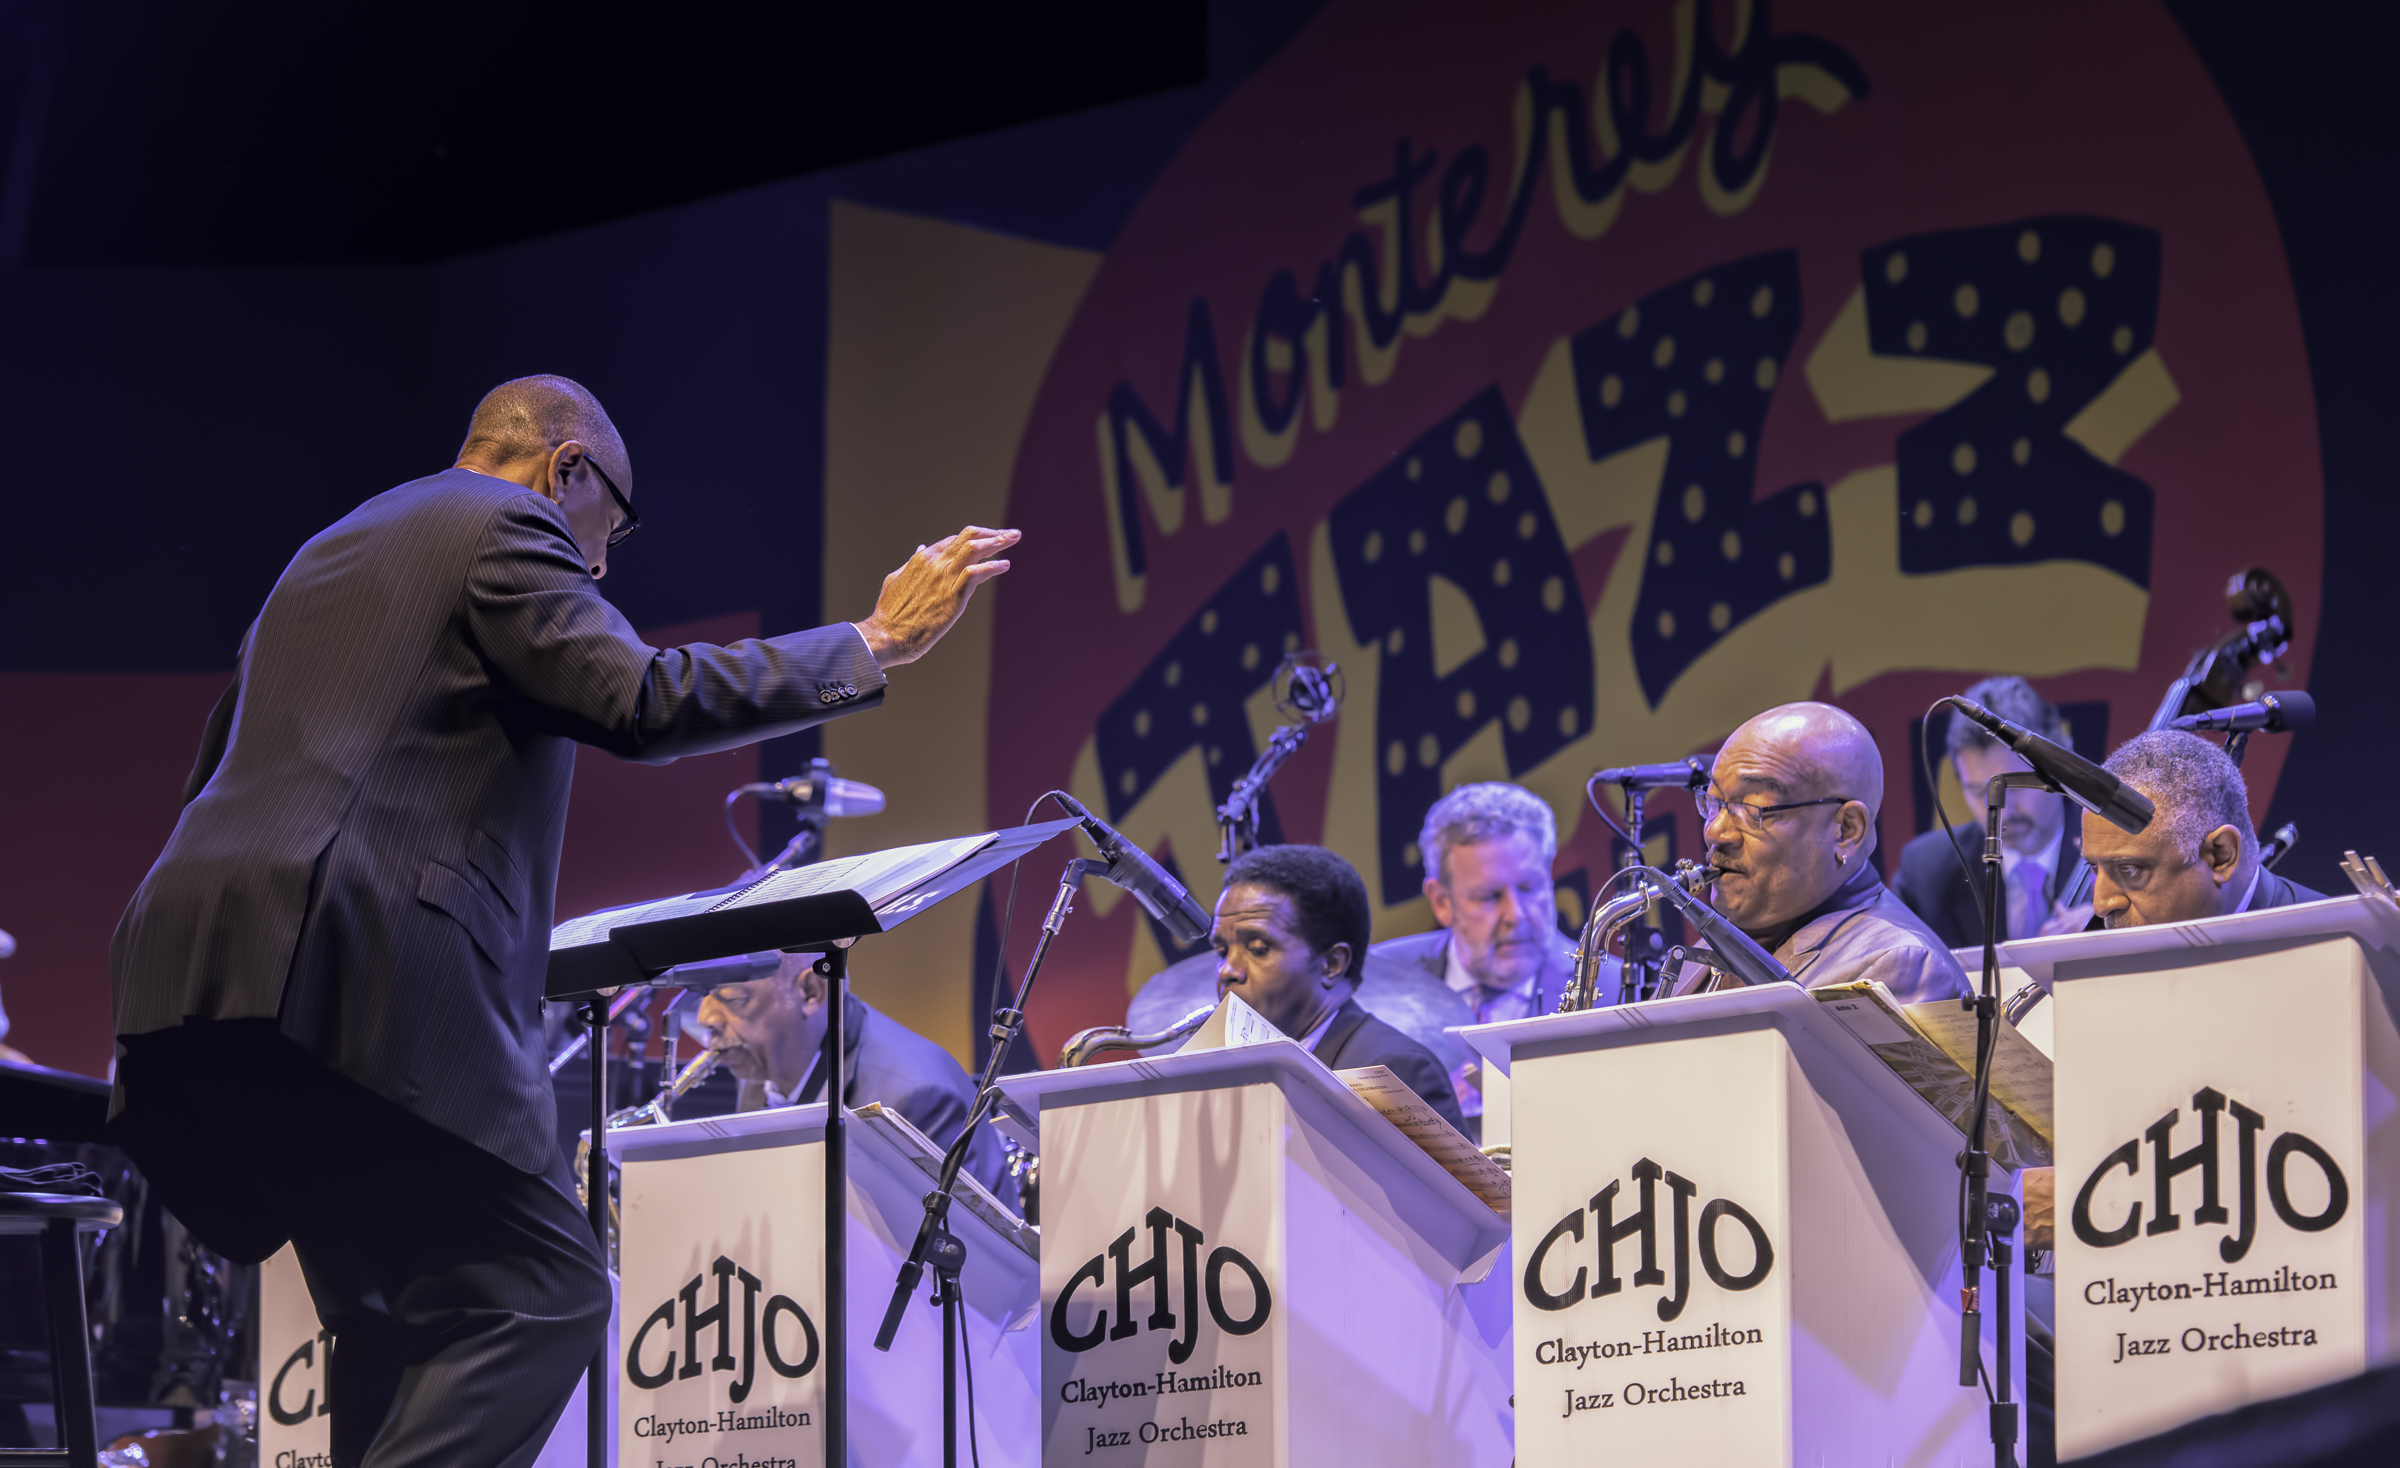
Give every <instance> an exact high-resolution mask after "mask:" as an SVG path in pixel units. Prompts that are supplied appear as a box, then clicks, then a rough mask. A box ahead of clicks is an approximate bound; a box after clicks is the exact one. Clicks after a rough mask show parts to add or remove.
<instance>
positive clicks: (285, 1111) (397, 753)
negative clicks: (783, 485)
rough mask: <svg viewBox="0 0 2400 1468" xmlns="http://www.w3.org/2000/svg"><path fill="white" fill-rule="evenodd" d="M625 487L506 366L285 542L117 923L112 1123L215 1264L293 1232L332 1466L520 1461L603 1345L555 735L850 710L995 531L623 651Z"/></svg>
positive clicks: (612, 740)
mask: <svg viewBox="0 0 2400 1468" xmlns="http://www.w3.org/2000/svg"><path fill="white" fill-rule="evenodd" d="M633 482H634V481H633V466H632V463H631V461H630V460H629V459H628V457H627V455H626V452H625V446H624V443H623V442H622V440H620V439H619V437H618V435H617V432H616V429H615V428H614V427H613V426H612V425H611V424H610V422H609V419H608V415H607V414H606V413H605V412H604V411H603V410H602V409H601V406H600V404H599V403H598V401H597V400H595V399H594V398H593V397H592V395H591V394H590V393H589V392H586V391H585V390H584V389H583V388H581V387H580V386H578V385H576V384H575V383H572V382H569V381H568V380H566V379H565V378H560V377H530V378H522V379H519V380H517V381H514V382H509V383H504V384H502V385H501V386H500V387H497V388H495V389H493V390H492V392H491V393H490V394H489V395H488V396H486V397H485V398H484V400H483V402H482V403H481V404H480V405H478V407H477V408H476V410H475V415H474V418H473V420H472V422H471V423H470V425H469V428H468V433H467V438H466V442H465V444H464V445H463V446H462V448H461V449H460V452H459V457H458V463H457V464H456V466H455V467H453V468H450V469H448V470H445V471H443V472H441V473H438V474H434V475H432V476H430V477H428V478H424V479H419V480H416V481H413V482H411V483H408V484H403V485H401V486H399V487H398V488H396V489H392V490H388V491H386V492H384V493H382V494H379V495H377V496H375V497H374V498H373V499H370V500H368V501H367V502H366V503H365V504H363V505H360V506H359V507H358V508H357V509H356V510H353V511H352V512H351V513H350V514H348V515H346V516H344V517H343V518H342V519H341V520H339V521H338V522H336V523H335V524H334V525H332V526H331V527H330V528H328V529H326V530H325V531H323V532H322V533H320V534H319V535H317V536H316V537H315V538H314V539H312V540H310V541H309V542H308V543H307V544H306V545H305V546H303V547H302V548H301V549H300V552H299V554H298V555H297V556H295V557H294V558H293V560H292V562H291V564H290V565H289V566H288V567H287V568H286V569H285V570H284V573H283V575H282V577H281V578H280V579H279V580H278V581H277V583H276V585H275V589H274V591H273V592H272V593H270V594H269V596H268V597H267V600H266V604H265V606H264V607H263V608H262V609H261V611H260V612H259V615H258V619H257V621H256V622H254V623H253V624H252V625H251V627H250V630H249V633H248V635H247V636H246V637H245V638H244V639H243V641H242V646H241V653H240V662H239V667H238V671H237V673H236V675H235V679H234V683H233V686H232V687H231V688H230V689H228V690H227V692H226V695H225V697H224V699H223V700H222V701H221V702H220V703H219V704H218V706H217V709H216V711H215V713H214V714H212V715H211V717H210V720H209V724H208V727H207V730H206V733H205V735H204V737H203V743H202V750H201V755H200V759H199V762H198V764H197V766H196V767H195V768H194V770H193V772H192V778H191V782H190V784H189V786H188V787H187V790H186V798H187V804H186V805H185V808H184V811H183V816H182V819H181V820H180V821H179V822H178V823H177V825H176V827H175V831H174V834H173V835H172V836H170V837H169V838H168V841H167V845H166V849H165V850H164V851H163V852H162V853H161V854H160V856H159V858H158V861H157V864H156V865H154V866H153V867H152V868H151V869H150V873H149V875H148V876H147V877H146V878H145V879H144V880H143V882H142V884H141V887H140V889H139V890H138V891H137V892H136V893H135V894H134V897H133V901H132V904H131V906H129V907H128V908H127V910H126V913H125V916H124V919H123V921H122V922H121V923H120V924H119V925H118V928H117V934H116V941H115V945H114V949H113V952H112V965H111V966H112V976H113V981H114V990H115V1000H116V1029H117V1036H118V1042H119V1055H120V1059H119V1065H118V1071H117V1076H118V1089H117V1094H116V1097H115V1100H114V1104H113V1108H112V1109H113V1112H114V1121H113V1126H114V1128H115V1132H116V1135H117V1136H118V1137H119V1139H120V1140H121V1141H122V1143H123V1145H124V1146H125V1147H126V1149H127V1150H128V1151H129V1152H131V1153H132V1155H133V1156H134V1158H135V1160H136V1161H137V1162H139V1163H140V1165H141V1166H142V1168H143V1170H144V1172H145V1173H147V1174H148V1175H149V1177H150V1178H151V1180H152V1183H153V1185H155V1186H156V1187H158V1188H159V1189H160V1191H161V1195H162V1197H163V1198H164V1200H165V1201H166V1202H167V1204H168V1205H169V1206H170V1207H171V1208H173V1209H174V1211H175V1212H176V1214H177V1215H178V1216H179V1217H181V1218H182V1219H183V1220H184V1221H185V1223H186V1224H187V1225H189V1226H190V1227H191V1229H192V1230H193V1232H194V1233H196V1234H198V1235H199V1236H200V1237H201V1238H202V1239H203V1240H204V1241H206V1242H208V1243H209V1244H210V1245H212V1246H213V1247H215V1248H217V1249H219V1250H221V1251H223V1252H224V1253H226V1254H228V1255H230V1256H232V1257H234V1258H236V1259H244V1260H255V1259H260V1258H264V1257H265V1256H266V1255H268V1254H270V1253H272V1252H273V1251H274V1250H275V1249H277V1248H278V1247H280V1246H281V1245H282V1244H283V1242H284V1241H285V1240H287V1239H288V1240H290V1241H291V1242H292V1243H293V1244H294V1245H295V1247H296V1250H297V1253H298V1255H299V1259H300V1265H301V1268H302V1270H303V1272H304V1273H305V1274H306V1276H307V1278H308V1283H309V1291H310V1293H311V1295H312V1296H313V1297H314V1298H315V1301H316V1305H317V1309H318V1312H319V1314H320V1315H321V1316H322V1318H323V1319H324V1321H325V1322H326V1324H327V1325H328V1326H329V1327H331V1329H332V1330H333V1332H334V1334H335V1337H336V1339H337V1341H338V1349H337V1350H336V1351H335V1352H334V1354H333V1364H332V1368H331V1371H332V1374H331V1377H330V1381H329V1386H330V1393H329V1394H330V1398H331V1402H332V1408H333V1424H332V1425H333V1449H334V1458H335V1461H336V1462H337V1463H341V1464H344V1465H349V1464H358V1463H365V1464H371V1465H376V1468H385V1465H400V1464H420V1463H421V1464H435V1463H439V1464H444V1465H462V1464H510V1465H514V1464H525V1463H529V1462H531V1461H532V1460H533V1458H534V1457H535V1455H536V1454H537V1453H538V1452H539V1451H540V1449H541V1446H542V1444H543V1442H544V1440H545V1439H546V1437H547V1436H548V1433H549V1431H550V1427H551V1424H552V1423H553V1422H554V1421H555V1419H556V1418H557V1416H558V1414H559V1411H560V1409H561V1408H562V1407H563V1406H564V1405H565V1403H566V1400H567V1398H568V1395H569V1394H570V1392H571V1390H572V1389H573V1386H574V1384H575V1381H576V1379H577V1376H578V1373H579V1372H580V1371H581V1370H582V1368H583V1366H584V1364H585V1363H586V1362H588V1361H589V1360H590V1359H591V1355H592V1352H593V1351H594V1350H595V1349H596V1348H597V1346H598V1344H599V1341H600V1338H601V1332H602V1329H603V1327H604V1325H605V1323H606V1320H607V1316H608V1305H609V1302H608V1289H607V1280H606V1276H605V1274H604V1273H603V1271H602V1268H601V1265H600V1262H599V1258H598V1256H597V1253H596V1252H595V1249H594V1247H593V1241H592V1238H591V1235H590V1230H589V1228H588V1226H587V1224H586V1222H585V1219H584V1215H583V1213H582V1211H581V1210H580V1209H579V1208H577V1206H576V1205H575V1203H574V1202H573V1201H572V1195H571V1184H570V1183H569V1182H568V1179H567V1176H566V1172H565V1168H564V1165H563V1163H562V1162H561V1161H560V1159H559V1154H558V1149H557V1146H556V1144H555V1141H554V1130H553V1126H554V1123H553V1114H552V1102H551V1098H550V1088H549V1085H548V1076H547V1072H546V1069H545V1066H544V1064H543V1060H544V1056H543V1054H542V1048H541V1035H542V1027H541V1020H540V1014H539V1010H540V995H541V989H542V978H543V974H544V971H545V968H546V966H547V961H548V930H549V928H550V926H551V924H552V922H553V913H552V901H553V896H554V893H555V890H556V886H557V875H558V860H559V848H560V845H561V842H562V841H563V839H564V836H565V831H566V814H567V794H568V786H569V782H570V778H571V776H572V774H573V771H574V761H575V746H576V744H578V743H583V744H592V745H597V746H599V747H600V748H603V749H606V750H609V751H610V752H612V753H614V754H616V755H618V756H620V757H621V758H625V759H629V760H637V761H643V762H664V761H667V760H671V759H674V758H676V757H678V756H681V755H687V754H701V753H706V752H709V751H713V750H720V749H727V748H731V747H733V746H736V745H741V744H746V743H749V742H751V741H753V740H758V739H766V738H772V737H774V736H776V735H781V734H789V733H792V732H794V731H796V730H799V729H804V728H807V727H808V726H810V725H812V724H816V723H819V722H822V721H823V720H825V719H828V718H832V717H834V716H836V715H839V714H847V713H851V712H854V711H857V710H860V709H867V708H873V707H874V706H875V705H876V704H878V703H880V702H881V701H882V698H883V688H884V677H885V672H886V670H888V669H890V668H892V667H894V666H897V665H899V664H902V663H906V662H910V661H912V660H914V659H915V658H917V657H919V656H921V655H922V654H923V653H924V652H925V651H926V650H927V649H928V648H930V647H931V646H932V645H933V644H934V642H935V641H936V640H938V639H939V638H940V637H941V636H942V635H943V633H945V632H946V631H948V629H949V628H950V627H951V626H952V625H953V624H954V623H955V622H956V621H957V619H958V617H959V615H960V613H961V612H963V611H964V610H965V607H966V603H967V600H968V598H969V597H970V596H971V595H972V594H973V592H974V590H975V588H976V587H977V586H978V585H980V584H981V583H982V582H984V581H986V580H989V579H990V578H991V577H993V576H996V575H999V574H1000V573H1002V572H1004V571H1006V570H1007V569H1008V562H1007V561H1005V560H1002V559H998V558H997V557H998V556H999V555H1000V553H1001V552H1002V551H1004V550H1006V549H1007V548H1008V547H1009V546H1010V545H1012V544H1014V543H1015V541H1016V539H1017V536H1016V533H1015V532H1014V531H992V530H983V529H978V528H974V527H969V528H968V529H966V530H962V531H960V532H959V533H958V534H957V535H954V536H951V537H949V538H947V539H945V540H942V541H939V542H937V543H935V544H934V545H931V546H924V547H920V548H919V549H918V551H917V553H916V554H915V555H913V556H911V557H910V558H909V560H908V562H907V563H906V564H905V565H903V566H902V567H901V568H900V569H899V570H897V571H895V572H893V573H892V574H891V575H890V576H889V577H887V578H885V581H884V583H883V589H882V592H881V594H880V595H879V597H878V599H877V601H876V605H875V609H874V612H873V614H872V615H871V616H869V617H868V618H867V619H866V620H865V621H863V622H859V623H854V624H853V623H842V624H836V625H834V626H831V627H826V628H821V629H818V630H815V631H808V632H796V633H790V634H787V635H784V636H778V637H766V638H758V639H753V640H749V641H744V642H736V643H732V644H729V645H727V646H723V647H715V646H705V645H693V646H688V647H677V648H653V647H648V646H646V645H644V644H643V642H642V641H641V639H640V638H639V637H637V636H635V634H634V632H633V629H632V628H631V627H630V626H629V625H628V624H627V623H626V621H625V619H624V618H623V617H621V616H620V615H619V614H618V613H617V611H616V609H615V608H614V607H613V606H611V605H610V604H609V603H608V602H607V601H606V600H604V599H603V598H602V597H601V596H600V595H599V593H598V590H597V588H596V587H595V585H594V582H595V581H597V580H598V579H599V578H600V577H601V576H603V575H605V574H606V572H607V569H608V556H609V550H610V548H611V547H612V546H613V545H615V544H616V543H617V542H619V541H621V540H623V539H624V537H625V536H626V534H627V533H629V532H630V531H631V530H632V529H633V528H634V524H635V512H634V506H633Z"/></svg>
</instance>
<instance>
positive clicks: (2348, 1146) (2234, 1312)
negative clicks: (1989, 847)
mask: <svg viewBox="0 0 2400 1468" xmlns="http://www.w3.org/2000/svg"><path fill="white" fill-rule="evenodd" d="M2368 903H2369V899H2366V898H2362V897H2346V898H2339V899H2333V900H2329V901H2325V902H2317V903H2310V904H2307V905H2306V906H2301V907H2288V908H2280V909H2274V910H2270V911H2266V912H2258V913H2244V914H2240V915H2238V916H2235V917H2229V918H2215V919H2210V920H2208V921H2205V922H2198V923H2176V924H2170V925H2165V926H2162V927H2155V928H2132V929H2124V930H2120V931H2117V932H2109V933H2091V934H2073V935H2068V936H2066V937H2061V938H2049V939H2038V940H2033V941H2029V942H2025V943H2016V944H2011V945H2010V946H2009V956H2010V960H2011V961H2012V962H2015V963H2020V964H2022V965H2023V966H2024V967H2026V968H2027V969H2028V971H2030V972H2032V973H2033V974H2034V975H2035V977H2036V978H2037V979H2040V980H2043V981H2047V982H2050V983H2052V984H2053V985H2054V987H2053V989H2052V995H2051V1002H2052V1003H2053V1004H2055V1005H2056V1006H2057V1011H2058V1017H2057V1046H2058V1050H2057V1059H2058V1071H2057V1077H2058V1079H2057V1102H2058V1182H2057V1193H2058V1204H2057V1207H2058V1450H2059V1456H2060V1458H2061V1459H2066V1458H2074V1457H2081V1456H2083V1455H2085V1454H2089V1453H2095V1452H2098V1451H2100V1450H2102V1449H2104V1448H2108V1447H2112V1446H2114V1445H2116V1444H2119V1443H2123V1442H2129V1441H2132V1440H2134V1439H2137V1438H2141V1437H2146V1436H2149V1435H2150V1434H2152V1433H2156V1432H2161V1431H2164V1430H2165V1429H2167V1428H2170V1427H2173V1426H2175V1425H2177V1424H2178V1423H2182V1422H2188V1421H2190V1420H2192V1419H2193V1418H2196V1417H2203V1416H2207V1415H2209V1414H2211V1413H2216V1412H2225V1411H2230V1410H2231V1409H2233V1408H2235V1407H2238V1406H2241V1405H2242V1404H2244V1403H2246V1402H2253V1401H2258V1400H2261V1399H2263V1398H2267V1397H2275V1396H2282V1395H2284V1394H2286V1393H2289V1392H2295V1391H2300V1390H2303V1389H2305V1388H2307V1387H2311V1386H2316V1385H2319V1384H2321V1383H2324V1382H2327V1381H2333V1380H2338V1379H2339V1378H2342V1377H2345V1376H2350V1375H2354V1374H2356V1373H2357V1372H2360V1371H2363V1370H2365V1369H2366V1368H2367V1367H2369V1366H2371V1365H2376V1364H2379V1363H2381V1362H2385V1361H2389V1360H2391V1359H2393V1357H2394V1355H2395V1354H2396V1353H2395V1342H2394V1340H2393V1336H2392V1325H2393V1323H2394V1321H2395V1320H2400V1275H2396V1274H2395V1271H2394V1268H2393V1265H2394V1262H2395V1261H2394V1258H2393V1242H2394V1241H2393V1212H2392V1210H2393V1204H2394V1202H2395V1199H2396V1197H2400V1106H2396V1104H2395V1100H2394V1095H2395V1091H2396V1090H2400V1035H2396V1034H2395V1033H2394V1029H2393V1022H2392V1012H2393V998H2394V996H2395V994H2400V963H2395V962H2394V959H2393V955H2392V953H2391V952H2390V951H2389V950H2388V948H2387V947H2386V946H2385V945H2387V944H2388V943H2389V942H2390V941H2391V938H2392V934H2391V933H2390V931H2389V930H2388V928H2386V927H2384V926H2379V923H2378V920H2377V919H2376V917H2375V915H2374V913H2373V911H2372V909H2371V908H2370V907H2369V906H2368Z"/></svg>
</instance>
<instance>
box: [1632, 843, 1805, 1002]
mask: <svg viewBox="0 0 2400 1468" xmlns="http://www.w3.org/2000/svg"><path fill="white" fill-rule="evenodd" d="M1694 865H1695V866H1696V864H1694ZM1707 870H1708V869H1706V868H1699V869H1697V870H1695V871H1694V873H1693V875H1694V876H1695V877H1699V876H1701V875H1704V874H1705V872H1706V871H1707ZM1634 872H1635V874H1636V876H1637V877H1638V879H1639V880H1641V881H1643V882H1645V883H1648V884H1649V885H1650V887H1652V888H1653V889H1654V890H1656V891H1657V893H1658V894H1659V895H1660V896H1661V897H1664V898H1666V899H1667V901H1669V902H1671V903H1673V904H1674V906H1675V910H1676V911H1677V912H1679V913H1681V914H1683V920H1684V921H1685V922H1687V923H1690V924H1691V925H1692V927H1693V929H1694V930H1696V931H1697V932H1698V933H1699V934H1700V936H1701V937H1702V938H1704V939H1706V940H1707V942H1708V946H1709V949H1710V951H1712V952H1714V953H1715V954H1716V955H1717V956H1718V957H1719V958H1722V959H1723V960H1725V966H1726V967H1727V968H1729V969H1731V970H1733V974H1734V977H1735V978H1738V979H1740V980H1741V981H1742V982H1743V983H1745V984H1748V985H1750V986H1752V987H1754V988H1755V987H1756V986H1758V985H1760V984H1788V983H1790V982H1791V981H1792V975H1791V971H1790V970H1789V969H1786V968H1785V967H1784V966H1783V965H1782V964H1781V963H1779V962H1777V961H1776V958H1775V955H1774V954H1772V953H1769V952H1768V951H1767V950H1766V949H1764V948H1761V947H1759V946H1758V943H1757V941H1756V940H1755V939H1753V938H1752V937H1751V936H1750V935H1749V934H1748V933H1745V932H1743V931H1742V930H1741V929H1740V928H1737V927H1735V926H1734V925H1733V924H1732V923H1731V922H1729V921H1727V920H1726V917H1725V914H1723V913H1721V912H1719V911H1717V910H1716V909H1715V908H1713V907H1711V906H1709V905H1708V904H1707V903H1705V902H1703V901H1701V900H1700V897H1699V895H1698V894H1697V893H1694V892H1692V891H1690V890H1688V889H1687V888H1686V887H1685V886H1684V885H1683V883H1681V882H1679V881H1677V880H1675V878H1673V877H1670V876H1668V875H1667V874H1666V873H1665V872H1662V871H1659V870H1657V869H1656V868H1654V867H1635V868H1634Z"/></svg>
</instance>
